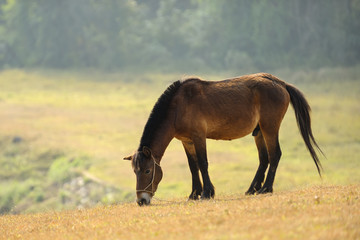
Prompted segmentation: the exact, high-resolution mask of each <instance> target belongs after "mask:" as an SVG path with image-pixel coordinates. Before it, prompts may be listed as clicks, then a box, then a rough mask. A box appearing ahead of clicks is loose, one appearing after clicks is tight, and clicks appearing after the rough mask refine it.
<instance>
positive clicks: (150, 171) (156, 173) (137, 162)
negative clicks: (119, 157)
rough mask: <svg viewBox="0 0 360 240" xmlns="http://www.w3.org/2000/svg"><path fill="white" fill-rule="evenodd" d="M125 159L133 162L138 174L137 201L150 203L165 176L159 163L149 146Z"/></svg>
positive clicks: (135, 171) (140, 203)
mask: <svg viewBox="0 0 360 240" xmlns="http://www.w3.org/2000/svg"><path fill="white" fill-rule="evenodd" d="M124 160H130V161H131V162H132V167H133V170H134V173H135V175H136V196H137V200H136V201H137V203H138V204H139V205H140V206H142V205H144V204H145V205H149V204H150V201H151V198H152V197H153V196H154V195H155V192H156V190H157V187H158V185H159V183H160V181H161V179H162V176H163V173H162V170H161V167H160V165H159V163H158V162H157V160H156V159H155V158H154V156H153V154H152V152H151V150H150V148H148V147H143V149H142V151H138V152H136V153H135V154H134V155H132V156H129V157H125V158H124Z"/></svg>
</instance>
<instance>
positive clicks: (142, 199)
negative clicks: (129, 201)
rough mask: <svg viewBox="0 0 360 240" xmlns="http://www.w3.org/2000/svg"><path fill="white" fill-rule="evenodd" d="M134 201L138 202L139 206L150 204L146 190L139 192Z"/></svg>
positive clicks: (149, 197)
mask: <svg viewBox="0 0 360 240" xmlns="http://www.w3.org/2000/svg"><path fill="white" fill-rule="evenodd" d="M136 202H137V203H138V204H139V206H144V205H150V202H151V196H150V194H149V193H146V192H143V193H140V194H139V195H138V198H137V200H136Z"/></svg>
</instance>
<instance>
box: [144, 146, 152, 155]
mask: <svg viewBox="0 0 360 240" xmlns="http://www.w3.org/2000/svg"><path fill="white" fill-rule="evenodd" d="M142 151H143V153H144V155H145V156H146V157H148V158H149V157H151V149H150V148H148V147H146V146H144V147H143V150H142Z"/></svg>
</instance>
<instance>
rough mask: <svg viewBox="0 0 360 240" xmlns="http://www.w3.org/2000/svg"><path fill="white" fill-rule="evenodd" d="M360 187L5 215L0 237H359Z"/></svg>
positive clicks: (328, 187) (321, 187) (0, 228)
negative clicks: (142, 205) (145, 205)
mask: <svg viewBox="0 0 360 240" xmlns="http://www.w3.org/2000/svg"><path fill="white" fill-rule="evenodd" d="M359 196H360V185H349V186H314V187H309V188H305V189H302V190H295V191H286V192H278V193H274V194H268V195H258V196H244V195H221V196H218V197H217V198H216V200H209V201H196V202H195V201H188V202H187V201H185V199H171V200H168V201H156V200H155V201H154V203H153V204H152V205H151V206H149V207H138V206H137V205H136V204H135V203H128V204H119V205H111V206H106V207H97V208H93V209H86V210H72V211H63V212H47V213H39V214H26V215H8V216H2V217H0V239H36V240H40V239H52V240H55V239H158V240H160V239H166V240H168V239H181V240H183V239H327V240H331V239H359V238H360V228H359V226H360V197H359Z"/></svg>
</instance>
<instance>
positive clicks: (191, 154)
mask: <svg viewBox="0 0 360 240" xmlns="http://www.w3.org/2000/svg"><path fill="white" fill-rule="evenodd" d="M182 144H183V146H184V149H185V152H186V156H187V159H188V163H189V167H190V171H191V176H192V190H191V193H190V196H189V199H191V200H197V199H199V196H200V195H201V192H202V184H201V181H200V177H199V166H198V162H197V157H196V151H195V147H194V144H193V143H192V142H182Z"/></svg>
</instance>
